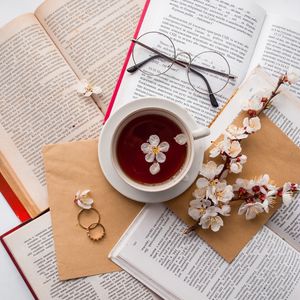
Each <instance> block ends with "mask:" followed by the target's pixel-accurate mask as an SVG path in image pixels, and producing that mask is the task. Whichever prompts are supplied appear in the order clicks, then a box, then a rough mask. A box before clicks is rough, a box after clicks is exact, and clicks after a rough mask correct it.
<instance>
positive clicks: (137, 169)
mask: <svg viewBox="0 0 300 300" xmlns="http://www.w3.org/2000/svg"><path fill="white" fill-rule="evenodd" d="M179 134H182V129H181V128H180V127H179V126H178V125H177V124H176V123H175V122H174V121H172V120H171V119H169V118H167V117H165V116H163V115H157V114H149V115H143V116H137V117H136V118H134V119H133V120H131V121H129V123H128V124H127V125H126V126H125V127H124V128H123V129H122V130H121V132H120V134H119V136H118V140H117V143H116V155H117V160H118V163H119V166H120V168H121V169H122V170H123V172H124V173H125V174H126V175H127V176H128V177H129V178H131V179H132V180H134V181H136V182H138V183H143V184H158V183H163V182H165V181H167V180H170V179H171V178H172V177H173V176H174V175H176V174H177V173H178V172H179V171H180V169H181V168H182V166H183V165H184V163H185V161H186V158H187V144H183V145H182V144H178V143H177V142H176V141H175V137H176V136H177V135H179Z"/></svg>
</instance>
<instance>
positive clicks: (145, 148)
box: [141, 143, 151, 154]
mask: <svg viewBox="0 0 300 300" xmlns="http://www.w3.org/2000/svg"><path fill="white" fill-rule="evenodd" d="M141 150H142V151H143V153H144V154H147V153H149V152H150V151H151V147H150V144H149V143H143V144H142V145H141Z"/></svg>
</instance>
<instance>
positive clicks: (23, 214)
mask: <svg viewBox="0 0 300 300" xmlns="http://www.w3.org/2000/svg"><path fill="white" fill-rule="evenodd" d="M0 193H2V195H3V196H4V198H5V199H6V201H7V202H8V204H9V205H10V207H11V208H12V210H13V211H14V212H15V214H16V216H17V217H18V218H19V219H20V221H21V222H25V221H27V220H29V219H30V215H29V214H28V212H27V211H26V209H25V207H24V206H23V205H22V203H21V202H20V201H19V199H18V198H17V196H16V195H15V193H14V192H13V190H12V189H11V188H10V186H9V185H8V183H7V182H6V180H5V179H4V177H3V176H2V174H1V173H0Z"/></svg>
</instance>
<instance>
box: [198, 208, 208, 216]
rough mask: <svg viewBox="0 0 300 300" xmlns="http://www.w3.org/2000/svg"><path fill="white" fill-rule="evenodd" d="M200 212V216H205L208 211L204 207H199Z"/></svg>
mask: <svg viewBox="0 0 300 300" xmlns="http://www.w3.org/2000/svg"><path fill="white" fill-rule="evenodd" d="M198 210H199V213H200V215H204V214H205V211H206V209H205V208H204V207H199V208H198Z"/></svg>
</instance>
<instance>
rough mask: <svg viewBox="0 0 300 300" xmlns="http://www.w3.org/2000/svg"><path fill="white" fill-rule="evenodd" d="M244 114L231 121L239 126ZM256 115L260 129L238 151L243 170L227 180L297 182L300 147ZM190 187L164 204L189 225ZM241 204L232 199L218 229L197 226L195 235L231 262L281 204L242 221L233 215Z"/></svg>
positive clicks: (299, 167) (265, 119) (241, 218)
mask: <svg viewBox="0 0 300 300" xmlns="http://www.w3.org/2000/svg"><path fill="white" fill-rule="evenodd" d="M244 117H245V115H244V114H243V113H241V114H240V115H239V116H238V117H237V119H236V120H235V122H234V123H235V124H236V125H239V126H241V124H242V120H243V118H244ZM260 118H261V124H262V128H261V130H259V131H257V132H256V133H255V134H253V135H251V136H250V137H248V138H247V139H245V140H243V141H242V143H241V145H242V149H243V151H242V152H243V153H244V154H246V155H247V157H248V161H247V163H246V164H245V165H244V167H243V172H242V173H241V174H238V176H232V174H230V175H229V176H228V177H227V181H228V182H230V183H233V182H235V179H236V178H238V177H240V178H245V179H250V178H254V177H258V176H259V175H263V174H269V175H270V178H271V179H272V180H274V182H275V183H276V185H277V186H282V185H283V184H284V183H285V182H287V181H291V182H295V183H299V181H300V149H299V148H298V147H297V146H296V145H295V144H294V143H293V142H292V141H291V140H290V139H289V138H288V137H287V136H286V135H285V134H284V133H283V132H282V131H281V130H280V129H279V128H278V127H277V126H276V125H275V124H273V123H272V122H271V121H270V120H269V119H268V118H267V117H266V116H265V115H261V116H260ZM208 160H211V158H209V155H208V151H207V152H206V155H205V159H204V161H205V162H207V161H208ZM219 163H221V160H220V161H219ZM229 179H230V180H229ZM194 189H195V184H194V185H192V186H191V187H190V188H189V189H188V190H187V191H186V192H185V193H184V194H182V195H181V196H179V197H177V198H176V199H173V200H171V201H169V202H168V203H167V206H168V207H169V208H170V209H171V210H172V211H173V212H174V213H175V214H176V215H177V216H179V217H180V218H181V219H182V220H183V221H184V222H185V223H186V224H188V225H193V224H194V222H195V221H194V220H192V219H191V218H190V217H189V216H188V215H187V210H188V207H189V202H190V201H191V200H192V192H193V191H194ZM241 203H242V202H241V201H238V202H235V204H234V206H233V209H232V211H231V216H229V217H223V220H224V226H223V227H222V228H221V230H220V231H219V232H217V233H214V232H212V231H210V230H203V229H197V233H198V235H199V236H200V237H201V238H202V239H203V240H205V241H206V242H207V243H208V244H209V245H210V246H211V247H212V248H213V249H214V250H215V251H217V252H218V253H219V254H220V255H221V256H222V257H223V258H224V259H225V260H226V261H228V262H231V261H232V260H233V259H234V258H235V257H236V256H237V255H238V253H239V252H240V251H241V250H242V249H243V247H244V246H245V245H246V244H247V243H248V241H249V240H250V239H251V238H252V237H253V236H254V235H255V234H256V233H257V232H258V231H259V230H260V228H261V227H262V226H263V224H265V223H266V222H267V221H268V220H269V218H270V217H271V216H272V214H273V213H274V212H275V211H276V210H277V209H278V208H279V206H280V205H281V203H279V200H278V201H277V204H276V206H275V207H273V209H271V211H270V213H269V214H260V215H258V216H257V218H256V219H254V220H251V221H246V220H245V215H241V216H239V215H238V214H237V211H238V208H239V206H240V205H241Z"/></svg>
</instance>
